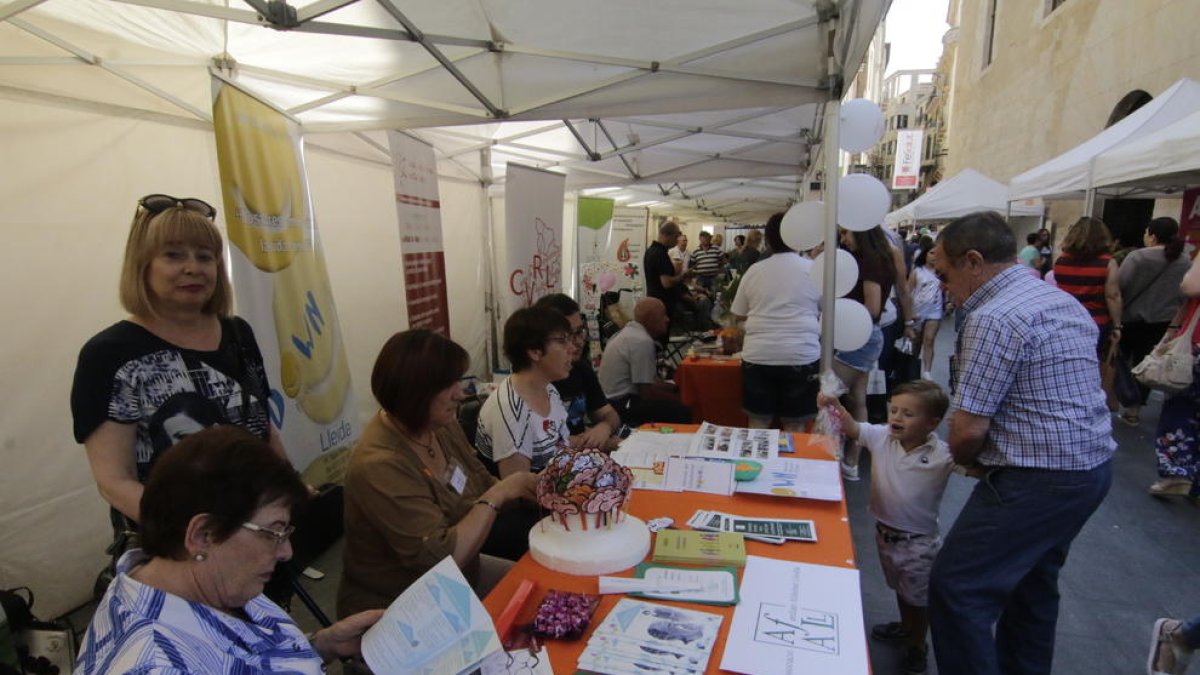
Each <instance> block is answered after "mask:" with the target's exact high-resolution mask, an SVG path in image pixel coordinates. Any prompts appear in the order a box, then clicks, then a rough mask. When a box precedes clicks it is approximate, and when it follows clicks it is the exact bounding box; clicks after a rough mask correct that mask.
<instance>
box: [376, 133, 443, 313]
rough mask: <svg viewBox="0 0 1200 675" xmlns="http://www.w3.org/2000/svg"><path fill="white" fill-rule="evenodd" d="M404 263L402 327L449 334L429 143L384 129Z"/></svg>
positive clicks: (434, 169) (439, 215)
mask: <svg viewBox="0 0 1200 675" xmlns="http://www.w3.org/2000/svg"><path fill="white" fill-rule="evenodd" d="M388 147H390V148H391V152H392V174H393V178H394V184H395V193H396V220H397V221H398V222H399V223H400V254H401V260H402V261H403V263H404V297H405V302H406V303H407V309H408V327H409V328H425V329H428V330H431V331H433V332H435V333H439V334H441V335H444V336H446V337H450V308H449V302H448V300H447V291H446V254H445V248H444V247H443V243H442V204H441V201H439V200H438V185H437V162H436V160H435V159H434V156H433V146H431V145H428V144H426V143H424V142H422V141H419V140H417V139H415V138H413V137H411V136H407V135H405V134H402V133H400V132H398V131H389V132H388Z"/></svg>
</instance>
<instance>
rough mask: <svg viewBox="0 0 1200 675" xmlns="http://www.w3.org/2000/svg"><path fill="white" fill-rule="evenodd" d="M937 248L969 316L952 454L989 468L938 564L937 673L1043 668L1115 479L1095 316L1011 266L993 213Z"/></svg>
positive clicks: (955, 367) (965, 222) (1010, 246)
mask: <svg viewBox="0 0 1200 675" xmlns="http://www.w3.org/2000/svg"><path fill="white" fill-rule="evenodd" d="M935 250H936V255H937V262H936V265H935V267H936V270H937V274H938V276H939V277H940V278H941V280H942V284H943V286H944V287H945V289H946V291H947V292H948V293H949V294H950V296H951V297H952V298H953V299H954V302H955V304H957V305H958V306H960V307H962V308H963V309H964V310H965V311H966V321H965V322H964V323H963V326H962V331H961V332H960V333H959V335H958V346H957V349H956V350H955V351H956V353H955V355H954V357H953V358H952V360H951V376H950V377H951V391H952V403H953V409H954V412H953V413H952V416H951V419H950V434H949V441H950V452H951V454H952V455H953V456H954V459H955V461H956V462H958V463H959V464H963V465H966V466H970V467H977V468H978V469H979V470H981V471H982V473H983V477H982V478H981V480H980V481H979V483H978V485H976V486H975V489H974V491H973V492H972V493H971V496H970V498H969V499H968V501H967V503H966V505H965V506H964V507H963V510H962V513H960V514H959V516H958V520H957V521H955V523H954V527H953V529H951V531H950V533H949V534H948V535H947V536H946V540H945V545H944V547H943V548H942V551H941V553H940V554H939V555H938V557H937V560H936V561H935V562H934V566H933V574H932V578H931V580H930V596H929V610H930V625H931V628H932V631H933V646H934V652H935V654H936V655H937V663H938V670H939V671H940V672H943V673H955V674H956V675H957V674H959V673H987V674H991V673H1049V672H1050V667H1051V662H1052V660H1053V656H1054V628H1055V623H1056V622H1057V620H1058V597H1059V595H1058V573H1059V570H1060V569H1061V568H1062V566H1063V563H1065V562H1066V559H1067V553H1068V551H1069V550H1070V548H1071V542H1072V541H1073V540H1074V539H1075V536H1076V535H1077V534H1079V531H1080V529H1081V528H1082V527H1083V525H1084V523H1086V522H1087V520H1088V518H1089V517H1091V515H1092V513H1093V512H1094V511H1095V510H1096V508H1097V507H1099V506H1100V502H1101V501H1103V500H1104V496H1105V495H1106V494H1107V493H1108V488H1109V485H1110V484H1111V483H1112V463H1111V458H1112V454H1113V451H1114V450H1115V449H1116V444H1115V443H1114V442H1113V439H1112V427H1111V421H1110V418H1109V413H1108V408H1107V407H1106V406H1105V399H1104V392H1103V391H1102V389H1101V387H1100V375H1099V367H1098V364H1097V362H1096V339H1097V328H1096V324H1095V322H1094V321H1092V319H1091V317H1090V316H1088V312H1087V310H1085V309H1084V308H1083V306H1082V305H1080V304H1079V302H1078V301H1077V300H1075V299H1074V298H1073V297H1071V296H1070V295H1068V294H1066V293H1064V292H1063V291H1060V290H1059V289H1058V288H1056V287H1054V286H1052V285H1050V284H1047V283H1045V282H1043V281H1041V280H1039V279H1036V278H1034V277H1032V276H1030V275H1029V273H1028V271H1027V270H1024V269H1022V268H1021V266H1020V265H1018V264H1017V263H1016V255H1017V247H1016V240H1015V238H1014V237H1013V234H1012V231H1011V230H1010V229H1009V228H1008V225H1007V224H1006V223H1005V222H1004V220H1003V219H1002V218H1001V217H1000V216H999V215H997V214H995V213H991V212H981V213H973V214H969V215H967V216H963V217H962V218H959V219H958V220H956V221H954V222H953V223H951V224H950V225H948V226H946V228H944V229H943V230H942V232H941V234H939V235H938V239H937V245H936V249H935Z"/></svg>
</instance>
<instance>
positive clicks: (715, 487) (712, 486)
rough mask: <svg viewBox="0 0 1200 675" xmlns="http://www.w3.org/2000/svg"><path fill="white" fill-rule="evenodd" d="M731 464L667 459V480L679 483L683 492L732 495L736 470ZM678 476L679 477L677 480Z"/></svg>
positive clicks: (702, 460) (683, 458)
mask: <svg viewBox="0 0 1200 675" xmlns="http://www.w3.org/2000/svg"><path fill="white" fill-rule="evenodd" d="M736 468H737V467H735V466H734V465H733V464H732V463H730V462H712V461H708V460H704V459H697V458H693V457H671V458H669V459H667V480H668V482H671V483H676V482H677V483H678V485H680V486H681V487H682V489H683V490H687V491H690V492H707V493H709V494H714V495H731V494H733V487H734V479H733V474H734V469H736ZM676 476H679V478H678V479H677V478H676Z"/></svg>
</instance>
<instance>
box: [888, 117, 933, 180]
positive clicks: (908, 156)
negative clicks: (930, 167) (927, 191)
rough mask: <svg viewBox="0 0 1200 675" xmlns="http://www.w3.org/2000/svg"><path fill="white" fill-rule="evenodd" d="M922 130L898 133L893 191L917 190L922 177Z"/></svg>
mask: <svg viewBox="0 0 1200 675" xmlns="http://www.w3.org/2000/svg"><path fill="white" fill-rule="evenodd" d="M924 134H925V132H924V131H922V130H921V129H901V130H900V131H897V132H896V167H895V170H894V171H893V172H892V189H893V190H915V189H917V185H918V183H920V176H921V141H922V139H923V136H924Z"/></svg>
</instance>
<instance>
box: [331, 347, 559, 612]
mask: <svg viewBox="0 0 1200 675" xmlns="http://www.w3.org/2000/svg"><path fill="white" fill-rule="evenodd" d="M468 365H469V357H468V356H467V352H466V350H465V349H463V348H462V347H461V346H459V345H458V344H456V343H454V342H452V341H450V340H448V339H446V338H444V337H442V336H440V335H438V334H436V333H434V332H432V331H428V330H408V331H404V332H402V333H397V334H395V335H393V336H392V337H391V339H389V340H388V341H387V342H386V343H385V344H384V345H383V349H381V350H380V352H379V356H378V358H376V360H375V367H374V369H373V370H372V372H371V391H372V392H373V393H374V394H375V398H376V399H377V400H378V401H379V406H380V410H379V414H377V415H375V416H374V417H373V418H372V419H371V421H370V422H368V423H367V426H366V428H365V429H364V430H363V433H362V436H360V437H359V439H358V443H357V444H356V445H355V446H354V450H353V451H352V452H351V454H350V466H349V468H348V469H347V470H346V506H345V523H346V548H345V551H344V552H343V567H342V582H341V586H340V588H339V589H338V615H339V616H348V615H350V614H352V613H354V612H358V611H361V610H364V609H373V608H377V607H387V606H388V605H389V604H390V603H391V602H392V600H393V599H395V598H396V596H398V595H400V593H402V592H403V591H404V589H406V588H408V586H409V585H411V584H412V583H413V582H414V581H416V580H417V579H418V578H420V576H421V575H422V574H424V573H425V572H427V571H428V570H429V569H430V568H432V567H433V566H434V565H436V564H438V563H439V562H441V561H442V560H444V559H445V558H446V556H448V555H449V556H453V558H454V561H455V562H456V563H457V564H458V566H459V567H460V568H462V570H463V573H464V575H465V576H466V577H467V579H468V580H470V581H471V583H472V586H473V587H474V588H475V590H476V592H477V593H479V594H480V596H481V597H482V596H483V595H484V594H486V592H487V591H488V590H489V589H490V588H491V586H492V585H494V584H495V582H496V581H498V580H499V579H500V577H501V576H503V574H504V572H506V571H507V570H508V569H509V568H510V567H511V566H512V564H511V563H510V562H507V560H503V559H505V558H507V559H509V560H515V559H517V558H520V557H521V555H522V554H524V553H525V550H526V549H527V548H528V543H527V542H528V533H529V527H530V525H531V524H532V523H529V522H525V520H526V519H525V517H524V516H523V515H522V514H523V512H525V511H527V510H526V509H520V508H516V509H514V508H512V507H514V506H517V505H519V504H520V503H521V502H523V501H526V502H532V501H533V498H534V485H535V479H534V476H533V474H531V473H529V472H527V471H525V472H515V473H510V474H509V475H508V476H507V477H506V478H505V479H504V480H496V478H495V477H494V476H492V475H491V474H489V473H488V471H487V469H485V468H484V466H483V464H482V463H481V462H480V461H479V459H478V458H477V457H476V456H475V450H474V448H472V447H471V444H470V442H469V441H467V437H466V434H464V433H463V430H462V427H460V426H459V424H458V416H457V413H458V404H459V403H460V402H461V401H462V400H463V398H464V395H463V391H462V386H461V384H460V382H459V379H460V378H461V377H462V376H463V374H464V373H466V372H467V366H468ZM502 512H503V513H502ZM534 513H535V514H536V511H534Z"/></svg>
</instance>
